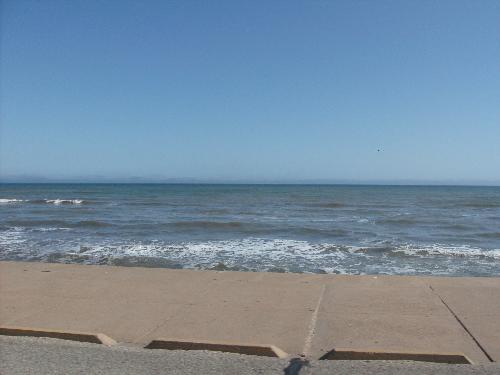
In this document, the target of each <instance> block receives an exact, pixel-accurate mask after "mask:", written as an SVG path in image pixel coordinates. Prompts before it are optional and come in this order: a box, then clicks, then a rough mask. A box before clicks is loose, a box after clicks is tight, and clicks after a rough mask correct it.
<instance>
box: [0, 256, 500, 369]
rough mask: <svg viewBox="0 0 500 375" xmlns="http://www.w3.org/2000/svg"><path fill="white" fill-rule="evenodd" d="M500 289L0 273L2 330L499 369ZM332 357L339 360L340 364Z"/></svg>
mask: <svg viewBox="0 0 500 375" xmlns="http://www.w3.org/2000/svg"><path fill="white" fill-rule="evenodd" d="M499 322H500V278H444V277H443V278H441V277H439V278H438V277H401V276H337V275H310V274H275V273H253V272H215V271H190V270H169V269H157V268H156V269H145V268H123V267H107V266H81V265H62V264H47V263H25V262H0V326H1V327H29V328H33V329H38V330H58V331H69V332H72V331H76V332H88V333H103V334H105V335H107V336H109V337H111V338H112V339H114V340H116V341H117V342H119V343H121V344H125V345H136V346H145V345H147V344H148V343H149V342H151V341H152V340H158V339H165V340H170V341H183V342H207V343H215V344H220V343H224V344H229V345H231V344H234V345H260V346H266V345H274V346H276V347H278V348H280V349H282V350H283V351H285V352H286V353H288V354H289V355H291V356H292V355H305V356H306V357H308V358H311V359H319V358H320V357H322V356H326V357H332V355H330V356H329V355H328V353H329V352H330V351H332V350H333V349H335V350H337V352H339V353H340V352H342V350H343V349H346V350H347V352H349V353H352V352H374V351H375V352H377V351H380V352H389V353H417V354H428V355H432V354H461V355H464V356H465V357H467V358H468V359H469V360H470V361H471V362H473V363H477V364H480V363H488V362H491V361H500V323H499ZM333 357H335V356H333Z"/></svg>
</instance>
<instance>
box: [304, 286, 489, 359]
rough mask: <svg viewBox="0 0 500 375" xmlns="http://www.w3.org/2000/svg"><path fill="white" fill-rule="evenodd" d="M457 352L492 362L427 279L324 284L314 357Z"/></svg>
mask: <svg viewBox="0 0 500 375" xmlns="http://www.w3.org/2000/svg"><path fill="white" fill-rule="evenodd" d="M336 347H340V348H346V347H347V348H352V349H354V350H358V351H363V350H365V351H389V352H413V353H415V352H417V353H418V352H421V353H436V354H439V353H446V354H449V353H456V354H462V353H463V354H464V355H466V356H467V357H468V358H469V359H470V360H471V361H472V362H474V363H484V362H488V358H487V357H485V355H484V354H483V352H482V351H481V350H480V348H478V346H477V345H476V343H475V342H474V341H473V340H472V339H471V338H470V337H469V336H468V334H467V333H466V332H465V331H464V330H463V329H462V327H461V326H460V325H459V324H458V322H457V321H456V320H455V319H454V317H453V316H452V314H450V312H449V311H448V310H447V309H446V307H445V306H444V305H443V304H442V302H441V301H440V299H439V298H438V297H437V296H436V295H435V294H434V293H433V292H432V291H431V290H430V289H429V288H428V286H427V285H426V283H425V279H419V278H413V279H408V278H406V279H402V278H397V277H396V278H394V277H385V278H381V277H377V278H374V277H359V278H357V279H356V281H352V280H351V279H345V278H337V279H335V280H334V281H332V282H331V283H329V284H328V285H327V286H326V290H325V294H324V297H323V302H322V305H321V307H320V309H319V312H318V319H317V324H316V329H315V336H314V338H313V341H312V346H311V356H312V357H313V358H319V357H321V356H323V355H324V354H326V353H327V352H329V351H330V350H332V349H334V348H336Z"/></svg>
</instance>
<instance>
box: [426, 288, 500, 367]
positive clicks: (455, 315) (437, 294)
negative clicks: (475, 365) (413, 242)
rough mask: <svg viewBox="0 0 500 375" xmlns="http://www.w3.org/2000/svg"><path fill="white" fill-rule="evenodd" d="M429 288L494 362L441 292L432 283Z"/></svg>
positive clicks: (491, 360)
mask: <svg viewBox="0 0 500 375" xmlns="http://www.w3.org/2000/svg"><path fill="white" fill-rule="evenodd" d="M429 289H430V290H432V292H433V293H434V294H435V295H436V296H437V297H438V298H439V299H440V300H441V302H442V303H443V305H444V306H445V307H446V308H447V309H448V311H449V312H450V313H451V315H453V317H454V318H455V320H456V321H457V322H458V323H459V324H460V325H461V326H462V328H463V329H464V330H465V332H467V334H468V335H469V336H470V338H471V339H472V341H474V343H475V344H476V345H477V346H478V348H479V349H480V350H481V352H483V354H484V355H485V356H486V358H488V360H489V361H490V362H494V361H493V358H492V357H491V356H490V355H489V354H488V352H487V351H486V349H485V348H484V347H483V346H482V345H481V343H480V342H479V341H478V340H477V339H476V338H475V337H474V335H473V334H472V332H471V331H470V330H469V328H467V326H466V325H465V323H464V322H463V321H462V320H461V319H460V318H459V316H458V315H457V314H456V313H455V312H454V311H453V309H452V308H451V307H450V306H449V305H448V304H447V303H446V302H445V300H444V299H443V298H442V297H441V296H440V295H439V293H438V292H437V291H436V290H435V289H434V288H433V287H432V285H429Z"/></svg>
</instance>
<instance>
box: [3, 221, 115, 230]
mask: <svg viewBox="0 0 500 375" xmlns="http://www.w3.org/2000/svg"><path fill="white" fill-rule="evenodd" d="M5 223H6V224H7V225H9V226H12V227H18V228H23V227H24V228H33V227H38V229H39V230H43V228H47V227H49V228H54V227H57V228H59V229H61V228H64V229H67V228H102V227H109V226H112V225H113V224H111V223H107V222H103V221H97V220H82V221H78V222H72V221H64V220H58V219H46V220H7V221H6V222H5Z"/></svg>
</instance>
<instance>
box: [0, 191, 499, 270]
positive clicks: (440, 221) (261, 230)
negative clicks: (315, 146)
mask: <svg viewBox="0 0 500 375" xmlns="http://www.w3.org/2000/svg"><path fill="white" fill-rule="evenodd" d="M0 259H1V260H23V261H44V262H61V263H81V264H108V265H122V266H146V267H168V268H191V269H216V270H242V271H270V272H311V273H337V274H390V275H447V276H500V187H460V186H361V185H353V186H349V185H209V184H1V185H0Z"/></svg>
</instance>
